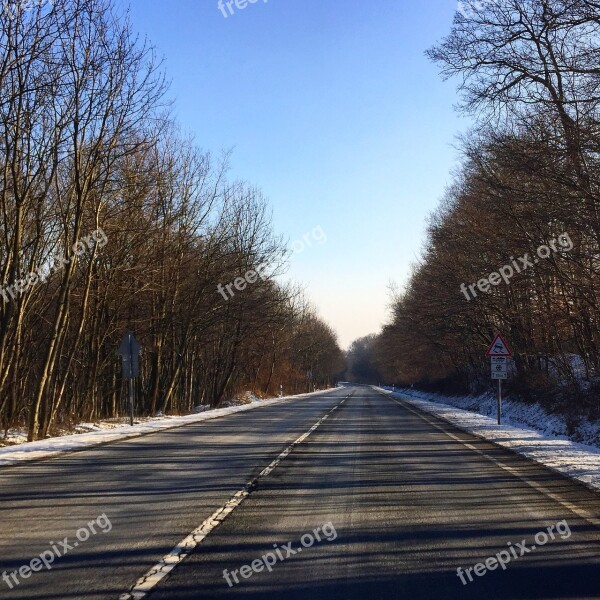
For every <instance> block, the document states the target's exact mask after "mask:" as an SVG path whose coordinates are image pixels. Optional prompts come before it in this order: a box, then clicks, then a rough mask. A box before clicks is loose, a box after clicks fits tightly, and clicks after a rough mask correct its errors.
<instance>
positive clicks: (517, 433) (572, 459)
mask: <svg viewBox="0 0 600 600" xmlns="http://www.w3.org/2000/svg"><path fill="white" fill-rule="evenodd" d="M376 389H380V390H381V391H385V392H387V393H390V392H391V388H376ZM391 395H392V396H395V397H397V398H398V399H400V400H404V401H406V402H409V403H411V404H414V405H415V406H416V407H417V408H419V409H421V410H424V411H425V412H428V413H430V414H433V415H435V416H436V417H440V418H442V419H444V420H445V421H447V422H448V423H451V424H452V425H456V426H457V427H459V428H460V429H462V430H464V431H467V432H468V433H472V434H474V435H477V436H479V437H481V438H484V439H486V440H488V441H490V442H493V443H495V444H498V445H499V446H503V447H504V448H509V449H510V450H513V451H514V452H517V453H518V454H521V455H523V456H526V457H527V458H529V459H531V460H534V461H536V462H538V463H540V464H542V465H544V466H546V467H549V468H551V469H554V470H555V471H558V472H560V473H562V474H563V475H566V476H567V477H570V478H572V479H575V480H577V481H579V482H581V483H583V484H584V485H586V486H587V487H589V488H590V489H593V490H595V491H600V448H599V447H597V446H590V445H583V444H578V443H576V442H573V441H571V440H569V439H568V438H567V437H566V436H565V435H562V434H561V432H562V430H563V426H564V423H562V419H560V418H559V417H552V416H550V415H548V414H546V413H545V412H544V411H543V410H542V412H541V413H539V411H540V410H541V408H540V407H539V406H536V405H532V406H529V405H525V404H522V403H517V402H512V403H507V404H506V405H505V407H504V408H505V409H506V416H505V418H504V421H505V423H509V422H510V423H518V424H521V425H522V423H523V421H526V422H532V423H534V424H535V426H536V429H538V431H535V430H534V429H531V428H529V429H526V428H524V427H522V426H520V427H519V426H515V425H511V424H505V425H498V424H497V422H496V418H495V415H496V412H495V411H496V408H495V400H494V399H493V398H491V397H489V396H485V397H449V396H441V395H440V394H430V393H426V392H419V391H416V390H400V391H399V392H395V393H391ZM485 398H487V401H489V403H490V404H492V403H493V411H492V409H491V408H490V409H489V412H493V415H494V418H493V419H492V418H490V417H487V416H484V415H482V414H478V413H474V412H470V411H471V410H474V407H475V406H477V405H479V406H481V401H482V399H483V400H484V402H485V401H486V400H485ZM441 401H443V402H444V403H442V402H441ZM455 403H461V404H463V405H465V408H468V409H469V410H463V409H461V408H457V407H456V406H452V405H451V404H455ZM467 405H468V406H467ZM484 405H485V404H484ZM511 405H513V406H511ZM514 405H518V406H514ZM485 406H487V405H485ZM536 419H538V420H537V421H536ZM597 433H598V432H597V431H596V434H597ZM590 435H591V434H590Z"/></svg>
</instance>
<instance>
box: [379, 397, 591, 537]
mask: <svg viewBox="0 0 600 600" xmlns="http://www.w3.org/2000/svg"><path fill="white" fill-rule="evenodd" d="M380 393H383V392H380ZM384 396H387V397H388V398H389V399H390V400H392V401H393V402H395V403H396V404H398V405H399V406H402V408H405V409H406V410H408V411H410V412H412V413H413V414H415V415H417V416H418V417H421V418H422V419H423V420H424V421H427V422H428V423H429V424H430V425H431V426H433V427H435V428H436V429H437V430H438V431H441V432H442V433H444V434H445V435H447V436H448V437H450V438H452V439H453V440H456V441H457V442H459V443H460V444H462V445H463V446H465V447H466V448H468V449H469V450H473V451H474V452H476V453H477V454H479V455H480V456H483V457H484V458H487V459H488V460H489V461H491V462H493V463H494V464H495V465H497V466H498V467H500V468H501V469H503V470H504V471H507V472H508V473H510V474H511V475H512V476H513V477H516V478H517V479H519V480H521V481H522V482H523V483H525V484H527V485H528V486H529V487H531V488H533V489H534V490H536V491H538V492H539V493H541V494H543V495H544V496H546V497H547V498H550V499H551V500H554V501H555V502H558V504H560V505H561V506H562V507H564V508H566V509H567V510H570V511H571V512H573V513H575V514H576V515H577V516H578V517H580V518H581V519H583V520H584V521H587V522H588V523H590V525H594V526H595V527H600V519H598V518H596V517H595V516H594V515H593V514H592V513H591V512H589V511H588V510H586V509H584V508H580V507H579V506H577V505H576V504H573V503H572V502H569V501H568V500H565V499H563V498H561V497H560V496H558V495H557V494H555V493H554V492H551V491H550V490H548V489H547V488H546V487H544V486H543V485H540V484H539V483H536V482H535V481H531V480H530V479H528V478H527V477H525V476H524V475H522V474H521V473H519V471H517V470H516V469H513V468H512V467H510V466H509V465H507V464H505V463H503V462H502V461H500V460H498V459H496V458H494V457H493V456H490V455H489V454H486V453H485V452H484V451H483V450H480V449H479V448H476V447H475V446H473V444H470V443H469V442H465V441H464V440H461V439H460V438H459V437H458V436H456V435H454V434H453V433H452V432H450V431H446V430H445V429H444V428H443V427H440V425H439V424H438V423H435V422H434V421H432V420H431V419H430V418H429V417H430V415H428V414H426V413H424V412H421V411H418V410H416V409H415V408H414V407H412V406H408V405H407V404H403V403H401V402H399V401H398V400H396V398H393V397H392V396H388V395H387V394H385V393H384ZM434 418H439V419H440V420H443V421H446V419H444V418H443V417H438V416H435V417H434ZM446 422H447V423H448V424H449V425H451V426H453V427H456V428H457V429H460V427H458V426H457V425H455V424H454V423H451V422H450V421H446ZM466 433H468V434H469V435H475V434H472V433H469V432H466ZM481 439H482V441H487V442H488V443H490V444H494V442H493V441H491V440H486V439H485V438H481ZM494 445H497V446H499V447H500V448H502V449H504V450H506V449H507V448H504V446H500V445H498V444H494ZM518 456H521V455H520V454H519V455H518ZM522 458H524V459H525V460H529V459H527V457H526V456H523V457H522ZM530 462H534V463H535V461H530ZM535 464H539V463H535ZM543 466H544V465H542V467H543ZM557 475H560V474H559V473H557ZM561 477H564V476H563V475H561Z"/></svg>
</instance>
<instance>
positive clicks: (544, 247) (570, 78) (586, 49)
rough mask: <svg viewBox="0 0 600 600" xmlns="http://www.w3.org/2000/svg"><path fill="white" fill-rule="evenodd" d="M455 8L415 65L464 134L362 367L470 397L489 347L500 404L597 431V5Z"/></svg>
mask: <svg viewBox="0 0 600 600" xmlns="http://www.w3.org/2000/svg"><path fill="white" fill-rule="evenodd" d="M461 5H462V6H461V10H460V11H459V12H457V14H456V16H455V18H454V22H453V25H452V28H451V31H450V33H449V35H448V36H447V37H446V38H444V39H443V40H442V41H441V42H440V43H439V44H437V45H435V46H434V47H433V48H431V49H430V50H429V51H428V55H429V57H430V58H431V59H432V60H433V61H434V62H435V63H437V64H438V65H439V66H440V68H441V72H442V75H443V76H444V77H445V78H454V79H456V80H457V81H458V87H459V92H460V98H461V103H460V109H461V110H462V111H464V112H465V113H467V114H470V115H472V116H473V118H474V122H475V125H474V126H473V128H472V130H471V131H469V132H468V133H467V134H466V135H464V136H463V137H462V138H461V140H460V150H461V157H462V160H461V166H460V169H459V170H458V172H457V173H456V175H455V177H454V181H453V184H452V185H451V186H450V187H449V189H448V190H447V192H446V194H445V197H444V198H443V200H442V202H441V205H440V207H439V209H438V210H437V211H436V212H435V213H434V214H433V215H432V216H431V218H430V221H429V224H428V230H427V239H426V243H425V247H424V250H423V253H422V256H421V258H420V260H419V262H418V264H416V265H415V266H414V270H413V273H412V276H411V278H410V281H409V282H408V284H407V285H406V287H405V288H404V289H403V291H402V292H401V293H397V294H395V295H394V297H393V300H392V318H391V320H390V322H389V323H388V325H387V326H385V327H384V329H383V331H382V333H381V335H379V336H377V338H376V339H375V340H373V341H372V344H370V346H369V348H370V350H369V352H368V353H367V354H368V356H369V357H371V359H372V360H373V361H374V363H375V364H376V365H377V368H378V369H379V373H380V376H381V377H382V378H384V379H386V380H387V381H388V382H390V383H392V382H396V383H401V382H402V383H404V384H421V385H425V386H430V387H437V388H438V389H444V390H446V391H461V392H464V391H474V390H477V389H483V388H485V387H487V386H489V385H490V374H489V368H490V367H489V364H488V361H487V359H485V351H486V349H487V347H488V346H489V344H490V342H491V340H492V339H493V338H494V336H495V334H496V333H498V332H502V333H503V334H504V335H505V337H506V338H507V340H508V341H509V344H510V346H511V349H512V351H513V353H514V355H515V356H514V368H515V376H514V378H513V379H512V382H511V386H512V389H513V390H515V391H517V392H518V393H519V394H521V395H522V396H523V397H524V398H528V399H539V400H543V401H545V402H547V403H549V404H551V405H552V406H553V407H555V408H557V409H564V410H567V407H568V410H572V411H580V412H581V409H582V408H583V409H584V410H586V411H588V412H589V413H592V414H593V415H594V416H600V405H599V404H598V400H597V394H598V391H599V390H600V386H599V385H598V383H597V381H598V380H597V375H598V369H599V367H600V354H599V346H600V302H599V294H600V278H599V275H600V271H599V269H600V250H599V248H600V246H599V241H600V204H599V199H600V152H599V151H600V113H599V108H600V35H599V34H600V5H599V4H598V3H597V2H594V1H592V0H477V1H475V0H472V1H469V0H467V1H465V2H462V3H461ZM561 236H562V237H561ZM509 268H510V269H511V270H512V274H510V277H508V276H507V277H504V276H503V274H506V275H508V274H509V273H510V270H509ZM469 286H472V287H471V288H469ZM465 290H467V291H468V293H465ZM469 290H470V291H469ZM472 292H474V293H472Z"/></svg>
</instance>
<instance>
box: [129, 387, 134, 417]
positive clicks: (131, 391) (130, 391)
mask: <svg viewBox="0 0 600 600" xmlns="http://www.w3.org/2000/svg"><path fill="white" fill-rule="evenodd" d="M129 411H130V413H129V417H130V418H129V424H130V425H131V426H132V427H133V379H132V378H131V377H130V378H129Z"/></svg>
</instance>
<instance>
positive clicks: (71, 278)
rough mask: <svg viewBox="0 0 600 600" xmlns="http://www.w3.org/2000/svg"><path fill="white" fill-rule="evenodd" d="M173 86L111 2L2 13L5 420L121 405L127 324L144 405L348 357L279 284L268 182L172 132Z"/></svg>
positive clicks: (63, 421) (0, 416)
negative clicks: (136, 346)
mask: <svg viewBox="0 0 600 600" xmlns="http://www.w3.org/2000/svg"><path fill="white" fill-rule="evenodd" d="M167 87H168V86H167V85H166V82H165V77H164V74H163V72H162V67H161V64H160V61H158V60H157V58H156V56H155V52H154V50H153V48H152V47H151V46H150V45H148V44H147V43H144V42H141V41H140V40H139V39H138V37H137V36H136V35H135V34H134V32H133V31H132V29H131V25H130V23H129V21H128V18H127V15H123V14H121V13H119V11H118V10H117V9H116V8H115V7H114V5H113V4H112V2H111V0H53V2H52V3H41V2H40V3H33V5H32V6H31V7H30V8H29V9H28V10H18V11H13V12H10V11H4V12H2V13H0V149H1V153H0V157H1V160H2V163H1V165H0V166H1V169H0V211H1V218H2V224H1V226H0V236H1V237H2V240H1V244H0V284H1V287H0V290H1V291H0V295H1V298H0V421H1V423H2V426H3V428H4V430H5V431H7V430H8V429H9V428H10V427H13V426H16V425H25V426H26V427H27V428H28V432H29V439H30V440H33V439H36V438H38V437H44V436H46V435H48V434H50V433H51V432H52V430H53V428H54V427H57V426H61V427H64V426H67V425H69V424H74V423H76V422H78V421H81V420H94V419H99V418H107V417H115V416H118V415H120V414H122V412H123V407H124V402H125V400H126V393H125V392H126V385H125V382H124V381H123V379H122V378H121V367H120V358H119V357H118V356H117V350H118V347H119V342H120V340H121V337H122V336H123V335H124V333H125V332H126V331H128V330H131V331H133V332H134V334H135V335H136V337H137V339H138V340H139V342H140V344H141V346H142V348H143V352H142V355H141V359H140V360H141V377H140V378H139V379H137V380H136V387H135V397H136V407H137V411H138V413H139V414H155V413H157V412H159V411H162V412H166V411H169V412H185V411H189V410H190V409H191V408H192V407H193V406H195V405H198V404H206V405H210V406H212V407H215V406H218V405H219V404H221V403H222V402H223V401H224V400H226V399H230V398H231V397H232V396H233V395H235V394H236V393H237V392H239V391H241V390H245V389H248V390H254V391H256V392H262V393H264V394H270V395H272V394H275V393H278V392H279V391H280V389H283V391H284V392H286V393H291V392H304V391H307V390H308V389H310V388H313V387H315V386H326V385H329V384H330V383H331V382H332V379H333V377H334V376H335V373H337V372H339V371H340V370H341V369H342V364H343V362H342V361H343V356H342V353H341V351H340V349H339V347H338V344H337V340H336V336H335V334H334V332H333V331H332V330H331V328H330V327H329V326H328V325H327V324H326V323H324V322H323V321H322V320H321V319H320V318H319V317H318V315H317V314H316V312H315V310H314V309H313V308H312V307H311V306H310V304H309V303H308V302H307V301H306V300H305V299H304V298H303V296H302V293H301V291H300V290H299V289H296V288H295V287H293V286H291V285H284V284H281V283H279V282H278V280H277V278H276V276H277V274H278V273H281V272H282V271H283V269H284V268H285V263H286V257H287V255H288V254H289V253H288V251H287V250H286V247H285V243H284V241H283V240H282V239H281V238H280V237H278V236H276V235H275V234H274V233H273V230H272V227H271V223H270V215H269V208H268V205H267V203H266V201H265V199H264V198H263V196H262V195H261V192H260V191H259V190H258V189H256V188H255V187H253V186H251V185H248V184H246V183H244V182H238V181H232V180H230V179H229V177H228V156H227V155H223V156H219V157H214V156H213V155H211V154H210V153H207V152H203V151H202V150H200V149H199V148H198V147H197V146H196V144H195V143H194V141H193V140H192V139H190V138H189V137H188V136H186V135H184V134H182V133H181V130H180V127H179V126H178V124H177V123H176V122H175V121H174V120H173V118H172V117H171V116H170V113H169V102H168V99H167ZM265 265H267V266H268V267H269V269H268V271H269V275H268V276H261V277H257V278H256V280H254V281H253V282H252V284H248V285H247V286H246V287H245V288H244V289H243V290H241V291H237V290H236V293H235V294H234V295H232V296H231V297H228V296H227V297H226V296H224V295H223V294H220V293H219V292H218V289H219V288H218V286H219V285H225V284H228V283H230V282H232V281H235V280H236V279H237V278H239V277H241V276H244V274H247V273H248V272H250V271H252V270H253V269H256V268H257V267H259V266H263V267H264V266H265Z"/></svg>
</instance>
